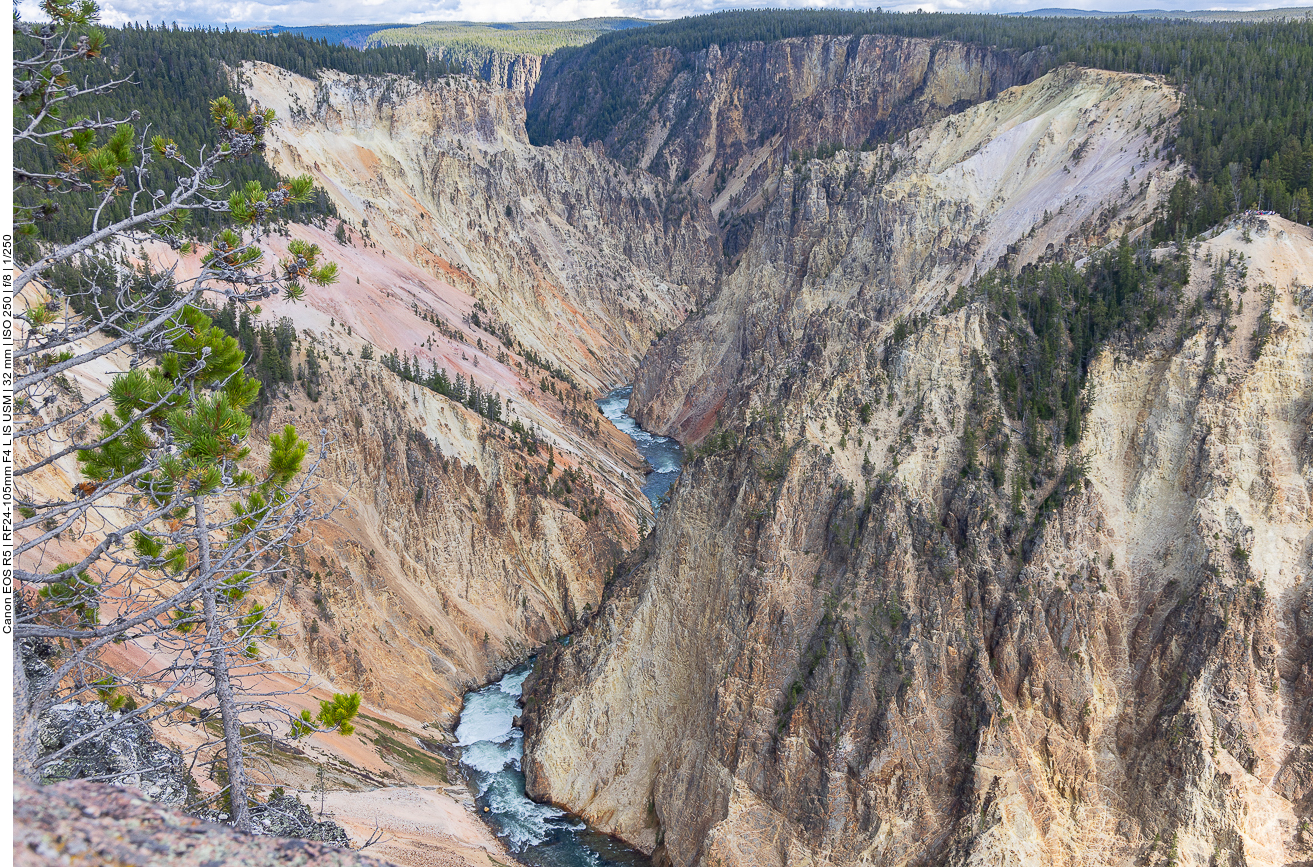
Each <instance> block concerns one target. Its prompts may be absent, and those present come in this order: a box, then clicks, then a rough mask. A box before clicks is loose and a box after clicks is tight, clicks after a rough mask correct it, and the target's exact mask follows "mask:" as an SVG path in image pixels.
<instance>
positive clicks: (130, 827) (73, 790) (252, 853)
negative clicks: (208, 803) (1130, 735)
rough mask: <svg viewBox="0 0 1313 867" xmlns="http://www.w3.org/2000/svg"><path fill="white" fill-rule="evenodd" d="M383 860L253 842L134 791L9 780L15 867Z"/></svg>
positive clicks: (299, 843) (312, 846) (328, 864)
mask: <svg viewBox="0 0 1313 867" xmlns="http://www.w3.org/2000/svg"><path fill="white" fill-rule="evenodd" d="M387 863H388V862H386V861H381V860H379V859H377V858H370V857H367V856H365V855H362V854H360V853H358V852H354V851H351V850H349V849H342V848H339V847H336V846H332V845H329V844H326V843H318V842H312V841H308V840H298V839H291V838H280V837H252V836H249V835H246V834H241V833H238V832H237V831H234V830H233V829H231V828H228V827H226V826H223V825H217V824H214V823H212V822H205V821H202V820H200V819H197V818H195V817H193V816H188V815H186V814H185V813H182V812H179V811H177V810H174V809H171V808H169V807H165V806H162V805H160V804H156V803H152V802H151V801H149V800H147V799H146V798H145V797H144V796H143V795H142V794H141V793H140V792H138V791H136V790H134V789H127V788H118V787H116V786H111V785H108V784H104V783H89V782H86V781H83V780H71V781H69V782H64V783H56V784H54V785H50V786H36V785H33V784H32V783H29V782H27V781H25V780H16V781H15V782H14V864H15V865H17V867H36V865H42V867H44V865H50V864H61V865H81V864H87V865H90V864H133V865H138V867H154V865H169V867H176V865H216V867H217V865H220V864H242V865H244V867H262V865H275V864H277V865H280V867H297V865H303V864H315V865H322V867H334V865H344V867H345V865H353V867H368V865H378V867H385V865H387Z"/></svg>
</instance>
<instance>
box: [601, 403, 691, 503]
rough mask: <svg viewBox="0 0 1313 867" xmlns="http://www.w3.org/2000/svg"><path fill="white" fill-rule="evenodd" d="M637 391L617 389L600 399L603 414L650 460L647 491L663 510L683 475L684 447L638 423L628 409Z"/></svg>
mask: <svg viewBox="0 0 1313 867" xmlns="http://www.w3.org/2000/svg"><path fill="white" fill-rule="evenodd" d="M633 393H634V387H633V386H632V385H626V386H623V387H621V388H617V389H614V390H613V391H610V392H608V393H607V395H606V396H605V397H603V398H601V399H600V400H598V401H597V406H598V408H599V409H600V410H602V415H604V416H606V417H607V418H608V419H610V421H611V424H613V425H615V426H616V427H617V428H619V429H620V430H622V431H624V432H625V433H626V434H628V435H629V438H630V439H632V440H633V441H634V445H636V446H638V451H639V454H641V455H642V456H643V457H644V458H646V459H647V463H648V466H650V467H651V468H652V472H650V473H648V476H647V480H646V481H645V482H643V493H645V494H647V498H648V499H649V500H651V501H652V508H653V509H654V510H658V511H659V510H660V507H661V498H662V497H664V496H665V495H666V492H667V491H669V490H670V486H671V485H673V484H674V483H675V479H676V478H678V477H679V467H680V465H681V464H682V463H683V462H684V450H683V449H682V448H680V445H679V443H677V442H675V441H674V440H672V439H671V438H670V437H663V436H657V435H656V434H654V433H648V432H647V431H645V430H643V429H642V428H641V427H639V426H638V422H637V421H635V420H634V418H633V416H631V415H628V414H627V413H626V412H625V408H626V407H628V406H629V396H630V395H631V394H633Z"/></svg>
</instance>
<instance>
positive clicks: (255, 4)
mask: <svg viewBox="0 0 1313 867" xmlns="http://www.w3.org/2000/svg"><path fill="white" fill-rule="evenodd" d="M1303 2H1304V0H1300V4H1301V5H1302V3H1303ZM35 5H36V4H35V3H33V2H32V0H22V2H21V3H20V6H21V7H22V8H23V12H24V15H23V17H24V18H30V19H35V18H37V17H39V16H37V15H35V14H33V13H35ZM100 5H101V10H102V14H103V18H104V21H105V23H107V24H112V25H118V24H123V23H125V22H128V21H138V22H144V21H152V22H160V21H164V22H167V23H170V24H172V23H173V22H175V21H176V22H178V23H179V24H180V25H184V26H190V25H201V24H206V25H224V24H226V25H229V26H232V27H250V26H256V25H270V24H283V25H287V26H295V25H300V26H304V25H310V24H376V23H391V22H398V23H405V24H418V23H420V22H422V21H439V20H446V21H571V20H574V19H577V18H594V17H603V16H630V17H634V18H656V19H669V18H682V17H684V16H686V15H697V14H700V13H704V12H714V11H717V10H721V9H733V8H741V7H749V8H760V7H762V6H774V7H778V8H816V7H825V8H830V9H866V8H873V7H874V6H876V5H883V7H884V8H885V9H898V10H902V11H911V10H914V9H918V8H920V9H925V10H927V11H931V10H941V11H944V12H1015V11H1021V10H1025V9H1036V8H1043V7H1054V6H1062V7H1071V8H1079V9H1099V10H1101V11H1105V12H1114V11H1117V12H1124V11H1129V10H1133V9H1221V8H1226V9H1268V8H1273V7H1276V6H1289V5H1295V4H1294V3H1291V2H1286V3H1282V2H1275V3H1265V2H1262V0H1255V2H1243V0H1240V2H1235V0H1232V2H1227V0H1195V2H1190V0H1099V2H1080V0H1038V2H1030V3H1025V2H1018V0H925V2H919V3H918V2H901V0H894V2H885V3H880V0H874V2H871V0H865V2H860V3H859V2H852V0H796V2H795V0H743V2H734V0H729V2H726V0H495V2H490V0H101V4H100ZM29 7H32V8H29Z"/></svg>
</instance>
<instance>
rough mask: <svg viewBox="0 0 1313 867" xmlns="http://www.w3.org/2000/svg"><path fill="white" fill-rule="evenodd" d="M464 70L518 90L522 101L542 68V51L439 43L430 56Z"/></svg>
mask: <svg viewBox="0 0 1313 867" xmlns="http://www.w3.org/2000/svg"><path fill="white" fill-rule="evenodd" d="M432 56H435V57H438V58H440V59H442V60H445V61H447V62H448V63H450V64H452V65H453V66H457V67H459V68H460V69H463V70H464V71H465V72H466V73H467V74H469V75H474V76H477V77H479V78H482V79H483V80H484V81H486V82H488V83H489V84H492V85H495V86H497V87H501V88H505V89H506V90H511V91H514V92H515V93H517V94H518V95H519V96H521V97H522V98H523V100H524V101H525V102H528V101H529V97H530V96H531V95H532V94H533V88H534V86H535V85H536V84H537V83H538V78H539V77H540V76H541V75H542V71H543V58H542V55H541V54H518V53H511V52H507V51H498V50H496V49H495V48H487V49H483V50H481V51H478V50H474V49H469V48H465V49H453V48H452V47H451V46H448V45H439V46H438V47H437V48H436V49H434V51H433V55H432Z"/></svg>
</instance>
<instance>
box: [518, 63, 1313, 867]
mask: <svg viewBox="0 0 1313 867" xmlns="http://www.w3.org/2000/svg"><path fill="white" fill-rule="evenodd" d="M1175 107H1176V100H1175V97H1174V95H1173V94H1172V93H1171V92H1170V91H1169V90H1168V89H1166V88H1164V87H1163V86H1162V85H1161V84H1160V83H1158V82H1155V81H1151V80H1147V79H1143V78H1138V77H1132V76H1121V75H1113V74H1107V73H1096V72H1088V71H1081V70H1073V69H1064V70H1058V71H1056V72H1055V73H1053V74H1051V75H1050V76H1046V77H1045V78H1043V79H1040V80H1038V81H1036V82H1034V83H1032V84H1030V85H1027V86H1026V87H1023V88H1019V89H1016V90H1012V91H1009V92H1007V93H1004V94H1001V95H1000V96H999V98H998V99H997V100H996V101H993V102H989V103H985V104H982V105H979V106H976V107H975V108H972V109H970V110H968V111H966V112H964V113H962V114H959V115H956V116H954V117H951V118H947V119H945V120H943V121H940V122H939V123H937V124H935V125H932V126H931V127H928V128H925V129H923V130H919V131H917V132H914V133H912V135H910V136H909V137H908V140H907V142H906V143H905V144H903V143H900V144H898V145H895V146H893V147H887V148H882V149H879V150H877V151H876V152H874V153H872V154H867V155H863V156H862V157H860V159H859V158H856V157H840V158H836V159H835V160H832V161H828V162H823V163H812V164H809V165H808V166H807V167H805V168H804V169H803V171H802V172H801V173H793V172H790V171H788V170H786V171H785V173H784V176H783V177H782V178H781V180H780V186H779V190H778V192H777V193H775V194H774V195H775V198H774V199H773V200H772V202H771V204H770V207H769V208H768V210H767V212H766V215H765V218H764V220H763V222H762V224H761V227H760V228H759V230H758V231H757V233H755V235H754V237H753V239H752V242H751V246H750V247H749V248H748V249H747V250H746V252H745V253H744V255H743V258H742V261H741V262H740V263H739V265H738V268H737V269H736V270H735V271H734V272H733V273H732V274H731V275H729V276H728V277H727V278H726V280H725V282H724V286H723V288H722V290H721V292H720V294H719V295H718V296H717V298H716V299H715V300H714V301H712V302H711V303H710V304H709V305H707V307H706V309H705V311H704V312H703V313H702V314H701V315H700V316H699V317H696V318H695V319H693V320H692V321H690V322H689V323H687V324H686V325H684V326H683V327H682V328H681V329H680V330H679V331H678V332H676V333H675V334H674V335H672V336H671V337H670V338H667V340H666V341H664V342H663V343H662V344H661V346H660V347H659V348H658V349H657V350H656V351H654V352H653V353H652V354H650V355H649V357H648V359H647V361H646V362H645V364H644V367H643V370H642V371H641V372H640V377H639V385H638V387H637V388H636V391H635V401H634V403H635V406H636V408H637V409H638V410H639V412H640V413H641V417H643V418H644V419H645V421H646V423H647V424H648V425H650V426H654V427H655V428H657V429H659V430H665V431H669V432H675V433H677V434H679V435H681V436H682V437H684V438H685V439H687V440H691V441H699V440H700V441H701V442H702V443H703V446H702V448H701V449H700V450H699V454H700V456H698V457H697V458H696V459H695V460H693V461H692V462H690V463H689V464H688V465H687V466H686V468H685V471H684V474H683V475H682V477H681V479H680V481H679V483H678V484H677V487H676V489H675V492H674V496H673V498H672V501H671V504H670V506H669V507H668V509H667V510H665V511H663V515H662V519H661V521H660V523H659V525H658V527H657V529H656V531H655V533H654V534H653V536H652V537H649V539H647V540H646V541H645V543H644V546H643V548H642V550H641V551H640V552H639V554H638V555H637V556H636V557H635V558H634V560H632V561H631V562H630V567H631V571H630V572H629V573H628V575H627V576H626V577H624V578H623V579H622V580H620V581H618V582H617V583H616V584H614V585H613V586H612V588H611V589H610V590H609V591H608V592H607V594H606V595H605V597H604V598H603V602H602V608H601V611H600V613H599V615H598V616H597V617H596V618H595V619H594V620H593V622H592V623H591V624H590V625H589V626H588V628H587V629H586V630H583V631H582V632H581V633H579V634H578V635H577V636H576V638H575V639H574V641H573V642H572V643H571V645H570V647H568V648H553V649H552V651H551V652H550V653H548V654H546V655H545V656H544V658H543V660H542V662H541V664H540V671H539V673H538V674H537V675H536V676H535V678H534V679H533V680H532V681H531V682H530V684H529V690H528V693H529V695H530V700H529V711H528V714H527V717H528V718H527V722H526V732H527V743H528V748H527V750H526V759H525V767H526V772H527V776H528V781H529V787H530V791H531V792H533V793H535V794H537V795H538V796H541V797H545V798H548V799H550V800H552V801H554V802H558V803H561V804H564V805H567V806H569V807H570V808H571V809H574V810H576V811H578V812H580V813H581V814H582V815H584V816H586V817H587V818H589V819H590V820H591V821H594V822H596V823H598V824H599V825H600V826H601V827H603V828H605V829H608V830H611V831H614V832H616V833H619V834H621V835H622V836H624V837H625V838H626V839H628V840H631V841H633V842H634V843H636V844H637V845H640V846H641V847H643V848H644V849H646V850H648V851H655V852H657V853H658V855H659V856H660V857H661V858H663V859H668V860H669V862H670V863H673V864H676V865H679V867H686V865H695V864H697V865H701V864H711V865H726V867H729V865H743V867H747V865H759V864H779V865H783V864H790V863H844V864H857V863H893V864H907V863H947V864H962V865H966V864H983V863H989V864H1025V865H1040V864H1072V865H1075V864H1123V863H1145V864H1155V865H1156V864H1168V863H1192V864H1209V863H1227V864H1240V863H1251V864H1274V865H1275V864H1284V863H1290V862H1292V861H1293V862H1298V861H1300V860H1303V859H1307V858H1308V857H1309V856H1308V850H1307V849H1306V847H1307V845H1308V842H1307V832H1305V831H1303V830H1302V828H1303V827H1304V824H1305V823H1306V822H1307V821H1308V820H1309V818H1310V803H1309V795H1308V789H1307V782H1306V781H1307V780H1308V779H1309V776H1308V772H1307V769H1306V766H1307V762H1308V761H1309V757H1308V750H1307V747H1306V746H1304V745H1305V744H1306V743H1307V742H1308V737H1309V729H1308V726H1309V720H1308V713H1307V708H1308V705H1309V700H1310V696H1311V695H1313V684H1310V681H1309V675H1308V672H1307V668H1308V659H1309V655H1308V653H1309V646H1310V645H1309V637H1308V624H1307V620H1308V618H1307V616H1306V611H1307V607H1308V604H1309V602H1308V592H1309V591H1308V587H1309V586H1310V585H1309V584H1308V583H1307V578H1308V576H1309V574H1310V569H1311V564H1310V554H1311V553H1313V552H1311V550H1310V546H1311V545H1313V536H1311V535H1310V533H1311V532H1313V512H1310V509H1309V498H1310V491H1311V490H1313V453H1311V452H1310V445H1309V443H1310V434H1309V430H1310V408H1311V407H1313V313H1311V311H1310V306H1311V305H1310V302H1313V298H1310V290H1308V289H1307V288H1306V287H1307V286H1308V285H1309V284H1313V232H1310V230H1309V229H1308V228H1307V227H1297V226H1294V225H1292V224H1289V223H1285V222H1284V221H1280V220H1277V219H1269V220H1266V221H1264V222H1262V223H1261V224H1260V223H1253V224H1251V225H1250V226H1249V227H1248V228H1246V227H1242V226H1236V227H1233V228H1232V229H1230V230H1228V231H1227V232H1225V233H1223V234H1221V235H1219V236H1217V237H1215V238H1213V239H1211V240H1209V241H1207V242H1205V243H1203V244H1201V245H1199V246H1197V247H1195V248H1193V249H1192V250H1190V252H1189V254H1188V258H1189V262H1190V273H1191V279H1190V281H1189V282H1188V283H1187V284H1186V285H1185V286H1184V288H1183V289H1182V290H1181V299H1180V302H1179V304H1178V305H1177V309H1178V311H1179V312H1178V313H1177V314H1176V315H1175V317H1174V318H1173V319H1172V320H1171V321H1170V322H1168V323H1166V324H1165V325H1161V326H1160V327H1159V328H1158V329H1157V330H1155V331H1153V332H1152V334H1151V336H1150V337H1148V338H1146V339H1143V340H1140V341H1138V342H1137V344H1136V345H1134V346H1132V345H1117V346H1114V347H1112V348H1109V349H1107V350H1105V351H1104V353H1103V354H1102V355H1101V356H1099V358H1098V359H1097V361H1096V362H1095V364H1094V365H1093V366H1092V368H1091V372H1090V375H1089V376H1090V378H1089V385H1088V388H1089V390H1088V392H1087V395H1088V401H1089V408H1088V417H1087V421H1086V424H1085V426H1084V429H1083V434H1082V435H1081V436H1080V438H1079V441H1078V443H1077V444H1076V445H1075V446H1074V447H1073V448H1071V449H1069V450H1068V449H1064V448H1062V446H1061V435H1060V434H1058V435H1057V439H1056V440H1055V441H1053V444H1052V445H1051V453H1050V456H1049V457H1048V458H1045V459H1044V461H1045V462H1046V463H1044V467H1043V468H1041V469H1036V463H1035V461H1036V458H1035V455H1033V454H1030V453H1028V452H1027V445H1026V443H1025V442H1024V441H1023V438H1022V437H1021V435H1020V431H1019V428H1018V426H1017V425H1016V424H1014V423H1007V424H1004V425H1003V430H1002V434H1001V436H1002V437H1003V439H1004V440H1006V441H1007V443H1008V444H1007V445H1006V446H1005V447H1004V448H1002V449H1001V454H1002V456H1003V457H1002V462H1001V464H1000V472H1001V473H1002V478H1001V479H1000V480H998V481H989V480H986V479H985V478H984V477H982V476H981V475H980V474H979V473H978V472H976V471H973V470H972V469H971V460H972V458H971V457H969V452H970V451H971V450H972V449H974V446H973V445H971V446H969V445H968V443H974V442H975V436H976V433H977V431H976V430H975V429H974V427H973V426H976V425H980V424H981V423H982V416H981V415H980V413H981V412H982V410H981V407H982V406H987V407H992V409H985V410H983V412H984V417H986V418H989V417H992V418H996V419H1006V418H1007V414H1006V413H1005V412H1004V410H1003V408H1002V406H1001V404H1000V403H999V400H1000V398H999V397H998V396H997V395H1000V394H1002V393H1003V390H1002V389H1003V386H1002V383H1003V381H1004V378H1003V373H1004V372H1003V371H1002V370H1001V369H1000V367H999V366H998V365H997V364H996V363H995V362H994V361H993V360H992V359H993V358H995V357H996V352H997V350H998V347H999V344H1000V342H1001V341H1004V340H1005V337H1004V335H1003V334H1002V333H1001V332H1000V331H998V330H997V325H996V322H997V318H996V317H994V316H993V315H992V314H991V313H990V312H989V310H988V309H986V307H985V306H983V305H982V304H981V303H979V302H977V303H969V304H967V305H966V306H965V307H962V308H960V309H957V308H955V307H953V306H947V307H946V306H944V305H943V302H944V300H945V299H946V298H947V297H949V296H951V295H952V294H953V292H954V287H955V286H956V285H958V284H960V283H962V282H964V281H967V280H969V279H970V277H971V274H972V272H973V271H975V270H976V269H977V268H979V269H980V270H981V271H983V270H985V269H987V268H988V267H990V266H993V265H995V264H997V263H999V261H1000V259H1001V260H1002V264H1004V265H1009V266H1010V267H1013V268H1016V267H1019V266H1021V265H1023V264H1025V263H1027V262H1031V261H1036V260H1039V259H1042V258H1044V257H1045V256H1046V255H1051V254H1052V253H1053V251H1054V250H1057V249H1059V248H1065V251H1066V252H1067V253H1068V254H1069V255H1073V256H1075V255H1079V254H1080V251H1081V250H1082V249H1084V248H1088V247H1089V246H1090V245H1093V244H1097V243H1100V242H1101V241H1102V239H1104V238H1105V237H1108V236H1109V235H1110V234H1112V233H1120V231H1121V230H1122V229H1124V228H1128V227H1133V226H1135V225H1136V224H1138V223H1139V222H1141V221H1142V220H1143V219H1145V218H1146V217H1147V214H1148V211H1149V209H1151V208H1152V206H1153V205H1154V203H1155V201H1156V200H1157V198H1158V190H1160V189H1163V188H1164V187H1165V186H1166V182H1168V181H1169V180H1170V176H1169V174H1168V173H1167V170H1166V169H1165V167H1163V166H1162V165H1161V164H1159V163H1157V162H1156V161H1154V160H1153V158H1152V155H1153V150H1154V147H1153V137H1154V135H1156V134H1157V132H1158V129H1159V128H1158V124H1159V123H1160V121H1161V122H1162V123H1165V124H1167V126H1165V127H1163V128H1162V129H1164V130H1165V129H1168V128H1170V123H1171V119H1172V116H1173V114H1174V112H1175ZM1146 125H1147V126H1148V127H1149V129H1145V127H1146ZM873 176H874V183H872V184H871V186H870V187H869V188H868V186H867V184H868V183H869V182H870V181H871V179H872V177H873ZM1123 180H1125V181H1126V184H1125V186H1124V187H1123V184H1122V182H1123ZM1046 210H1047V211H1049V213H1048V214H1047V215H1046V214H1045V211H1046ZM1032 232H1033V233H1032ZM1050 245H1053V247H1052V249H1051V248H1050ZM1232 250H1238V251H1244V252H1245V254H1246V259H1245V262H1246V263H1247V266H1248V268H1247V270H1245V269H1242V268H1238V267H1236V265H1235V263H1236V262H1237V261H1238V260H1237V259H1236V258H1235V257H1234V255H1230V256H1229V255H1228V254H1229V252H1230V251H1232ZM1226 262H1229V263H1230V264H1223V263H1226ZM1219 273H1220V276H1218V275H1219ZM1263 287H1268V288H1263ZM1242 290H1243V291H1242ZM1195 299H1199V300H1198V302H1197V303H1196V302H1195ZM1227 299H1231V300H1227ZM1238 299H1243V307H1242V308H1241V312H1240V313H1239V314H1236V313H1235V311H1234V310H1233V308H1232V303H1231V301H1232V300H1238ZM950 311H951V312H950ZM895 336H897V339H894V338H895ZM1255 346H1259V347H1260V348H1259V350H1258V351H1257V352H1256V351H1255ZM973 407H974V409H973ZM708 433H714V436H709V435H708ZM1032 488H1033V489H1032ZM1008 492H1012V494H1013V496H1012V497H1009V496H1008Z"/></svg>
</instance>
